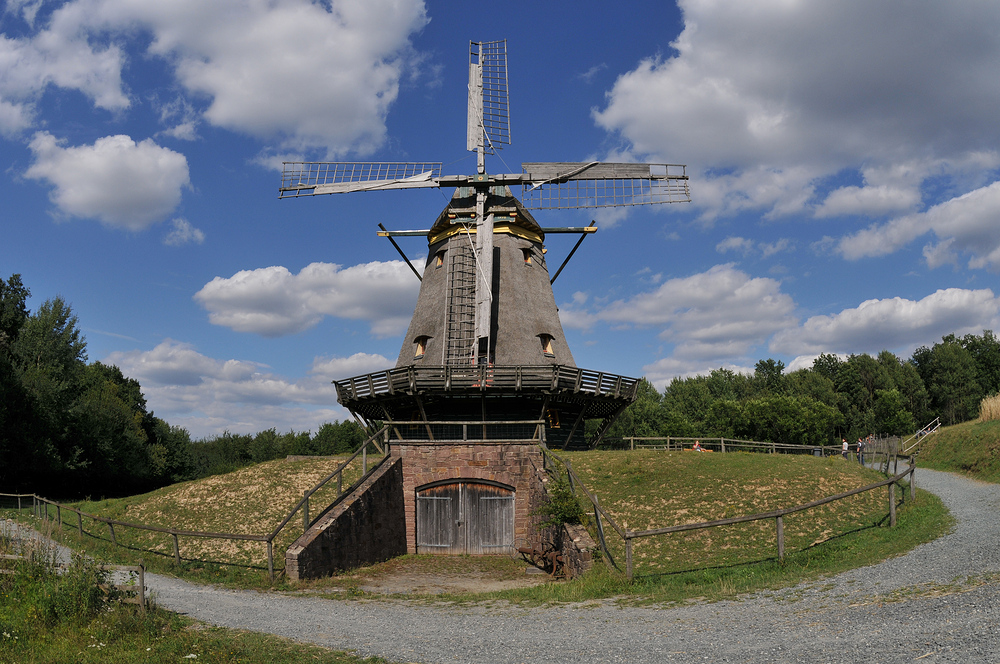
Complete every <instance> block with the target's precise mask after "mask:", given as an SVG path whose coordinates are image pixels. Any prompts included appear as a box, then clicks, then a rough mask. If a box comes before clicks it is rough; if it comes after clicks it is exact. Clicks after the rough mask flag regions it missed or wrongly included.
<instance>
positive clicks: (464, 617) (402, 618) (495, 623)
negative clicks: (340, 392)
mask: <svg viewBox="0 0 1000 664" xmlns="http://www.w3.org/2000/svg"><path fill="white" fill-rule="evenodd" d="M916 479H917V483H918V485H919V486H921V487H922V488H924V489H927V490H929V491H932V492H933V493H935V494H937V495H938V496H940V497H941V499H942V500H943V501H944V503H945V504H946V505H947V506H948V508H949V509H950V510H951V512H952V514H953V515H954V516H955V518H956V519H957V521H958V523H957V525H956V527H955V530H954V532H952V533H950V534H948V535H946V536H944V537H942V538H940V539H938V540H936V541H934V542H931V543H929V544H924V545H921V546H919V547H917V548H916V549H914V550H913V551H911V552H910V553H909V554H907V555H905V556H902V557H900V558H895V559H892V560H888V561H886V562H883V563H880V564H878V565H873V566H870V567H864V568H860V569H857V570H853V571H850V572H846V573H844V574H840V575H838V576H836V577H832V578H830V579H825V580H823V581H820V582H814V583H810V584H803V585H800V586H797V587H794V588H789V589H785V590H782V591H777V592H766V593H758V594H755V595H751V596H747V597H744V598H741V599H739V600H735V601H726V602H717V603H705V604H694V605H689V606H682V607H674V608H663V609H649V608H619V607H617V606H615V605H614V604H613V603H610V602H603V603H595V602H591V603H588V604H587V605H585V606H583V605H569V606H561V607H557V608H544V609H535V608H519V607H510V606H506V605H500V604H496V605H490V606H475V607H462V608H456V607H435V606H427V605H424V604H417V603H408V602H406V601H401V600H379V601H357V600H355V601H344V600H332V599H316V598H303V597H295V596H289V595H280V594H271V593H258V592H247V591H232V590H220V589H216V588H210V587H204V586H197V585H194V584H190V583H187V582H184V581H180V580H177V579H172V578H167V577H162V576H158V575H146V579H147V581H146V583H147V585H148V586H149V587H150V588H151V590H152V591H153V593H154V596H155V598H156V601H157V602H158V603H159V604H160V605H161V606H163V607H165V608H168V609H170V610H173V611H178V612H181V613H186V614H188V615H190V616H192V617H195V618H197V619H199V620H203V621H206V622H209V623H212V624H216V625H224V626H227V627H234V628H239V629H248V630H254V631H259V632H270V633H272V634H279V635H281V636H286V637H290V638H292V639H296V640H299V641H308V642H312V643H316V644H319V645H323V646H327V647H331V648H336V649H342V650H354V651H356V652H357V653H358V654H360V655H366V656H369V655H380V656H382V657H385V658H386V659H389V660H392V661H396V662H426V663H430V662H485V661H488V662H672V661H676V662H690V661H713V662H778V661H803V662H869V661H876V662H904V661H906V662H908V661H914V660H920V661H926V662H1000V629H998V628H1000V608H998V606H1000V582H997V581H990V582H987V583H982V584H977V583H969V582H967V578H968V577H970V576H971V577H975V576H977V575H982V574H985V573H992V572H998V571H1000V547H998V542H997V533H998V532H1000V509H998V508H1000V485H995V484H986V483H981V482H975V481H972V480H969V479H965V478H962V477H959V476H956V475H950V474H947V473H939V472H934V471H930V470H924V469H921V470H919V471H918V472H917V475H916ZM890 600H891V601H890Z"/></svg>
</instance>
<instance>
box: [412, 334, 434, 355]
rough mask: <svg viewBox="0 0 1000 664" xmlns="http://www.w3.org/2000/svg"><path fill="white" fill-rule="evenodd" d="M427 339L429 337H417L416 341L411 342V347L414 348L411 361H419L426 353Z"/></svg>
mask: <svg viewBox="0 0 1000 664" xmlns="http://www.w3.org/2000/svg"><path fill="white" fill-rule="evenodd" d="M429 338H430V337H417V338H416V339H414V340H413V346H414V348H413V359H414V360H419V359H421V358H422V357H423V356H424V353H425V352H427V340H428V339H429Z"/></svg>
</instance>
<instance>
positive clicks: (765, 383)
mask: <svg viewBox="0 0 1000 664" xmlns="http://www.w3.org/2000/svg"><path fill="white" fill-rule="evenodd" d="M784 371H785V363H784V362H782V361H781V360H773V359H771V358H768V359H766V360H758V361H757V364H756V365H755V366H754V373H753V378H754V386H755V387H756V392H757V394H758V395H760V396H769V395H779V394H785V392H786V389H785V376H784Z"/></svg>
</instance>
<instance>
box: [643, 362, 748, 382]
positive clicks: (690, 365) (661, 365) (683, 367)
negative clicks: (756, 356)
mask: <svg viewBox="0 0 1000 664" xmlns="http://www.w3.org/2000/svg"><path fill="white" fill-rule="evenodd" d="M715 369H727V370H729V371H733V372H735V373H742V374H753V372H754V368H753V367H748V366H743V365H739V364H732V363H731V362H724V361H723V362H718V363H715V364H711V363H710V362H706V361H704V360H690V359H688V358H681V357H677V356H673V357H665V358H663V359H661V360H657V361H656V362H653V363H652V364H647V365H646V366H644V367H643V368H642V371H643V376H644V377H645V378H646V380H648V381H649V382H651V383H652V384H653V385H655V386H656V388H657V389H659V390H663V388H665V387H666V386H667V385H669V384H670V381H672V380H673V379H674V378H692V377H694V376H705V375H708V374H709V373H711V372H712V371H714V370H715Z"/></svg>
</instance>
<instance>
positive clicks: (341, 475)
mask: <svg viewBox="0 0 1000 664" xmlns="http://www.w3.org/2000/svg"><path fill="white" fill-rule="evenodd" d="M343 481H344V471H340V472H339V473H337V498H340V494H342V493H344V488H343Z"/></svg>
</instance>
